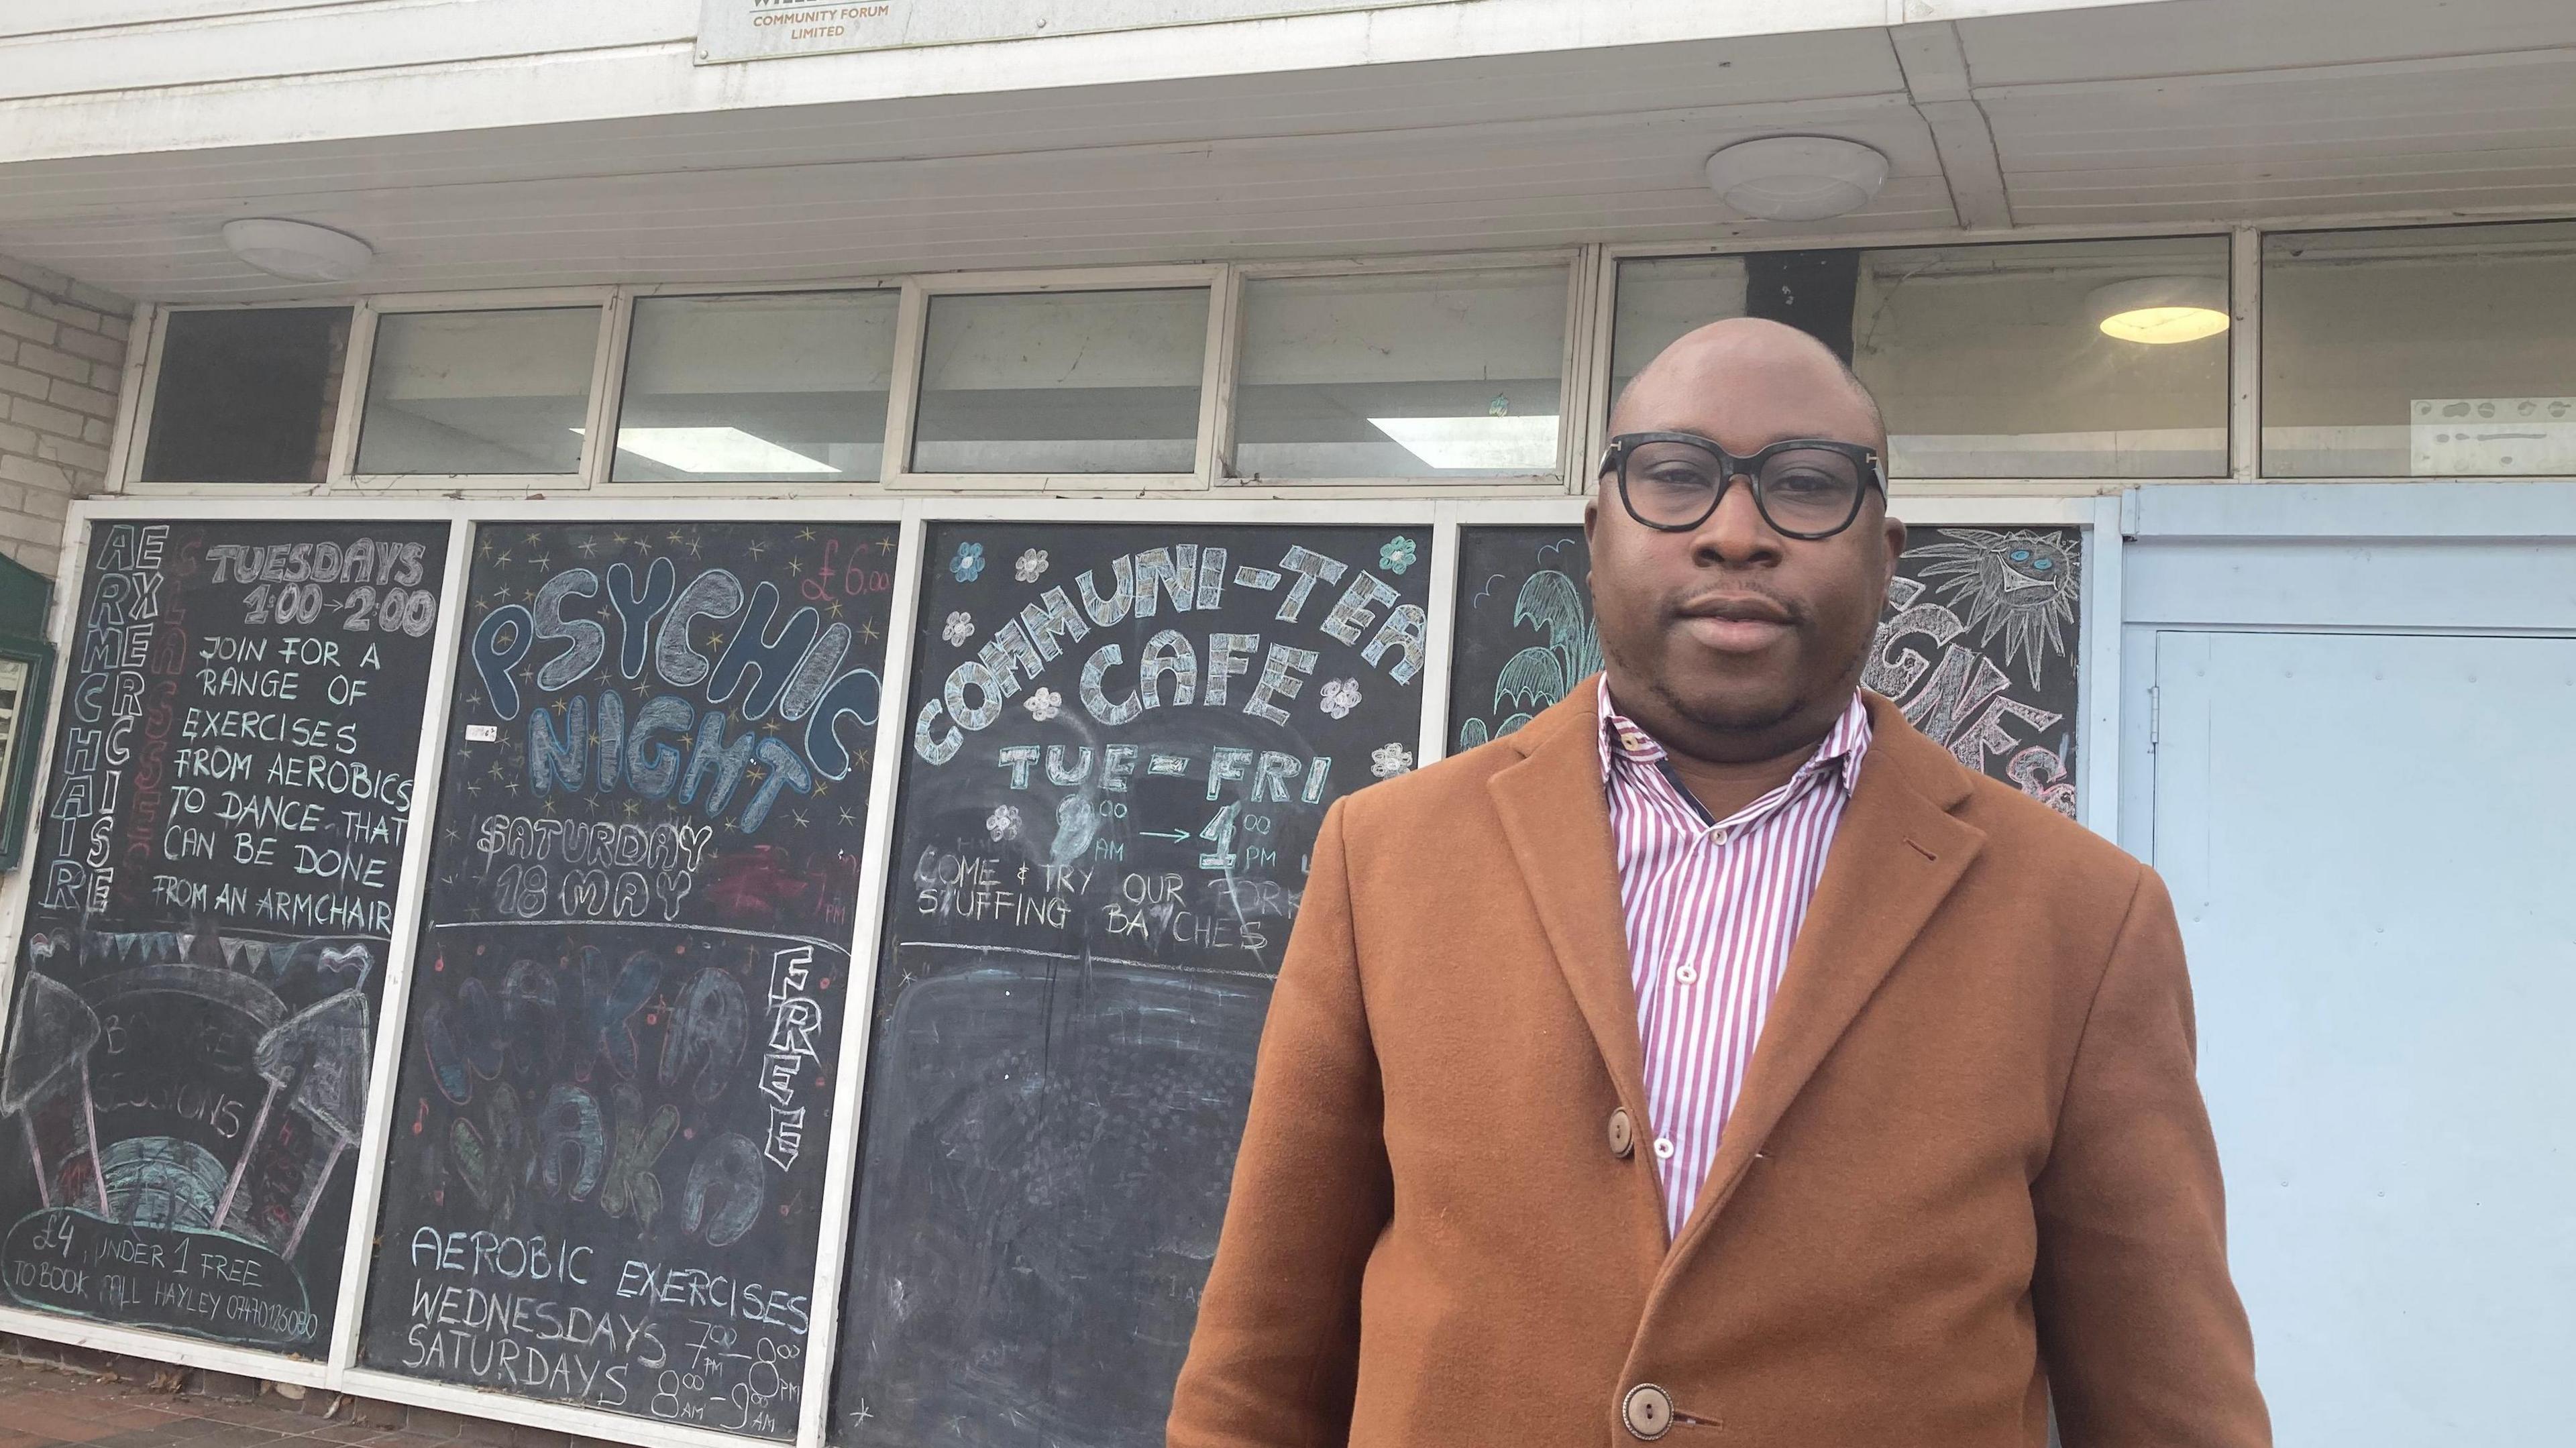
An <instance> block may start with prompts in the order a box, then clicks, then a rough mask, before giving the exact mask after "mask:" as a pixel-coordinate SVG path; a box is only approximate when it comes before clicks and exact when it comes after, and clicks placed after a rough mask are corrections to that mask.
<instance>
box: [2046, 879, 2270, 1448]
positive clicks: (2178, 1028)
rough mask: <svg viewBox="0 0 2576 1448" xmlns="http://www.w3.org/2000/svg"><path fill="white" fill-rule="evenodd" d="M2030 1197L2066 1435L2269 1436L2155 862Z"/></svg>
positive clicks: (2184, 978)
mask: <svg viewBox="0 0 2576 1448" xmlns="http://www.w3.org/2000/svg"><path fill="white" fill-rule="evenodd" d="M2032 1199H2033V1206H2034V1208H2035V1209H2036V1213H2037V1218H2038V1226H2039V1257H2038V1263H2037V1267H2036V1271H2035V1273H2034V1276H2033V1279H2032V1283H2031V1296H2032V1305H2033V1308H2034V1310H2035V1312H2036V1315H2037V1318H2038V1327H2039V1335H2040V1346H2041V1351H2042V1352H2043V1354H2044V1355H2045V1358H2046V1361H2047V1365H2048V1377H2049V1388H2050V1394H2051V1397H2052V1399H2053V1401H2054V1404H2055V1407H2056V1411H2057V1422H2058V1431H2059V1433H2060V1436H2061V1437H2062V1438H2063V1439H2064V1441H2065V1443H2066V1445H2067V1448H2133V1445H2134V1448H2147V1445H2154V1448H2264V1445H2267V1444H2269V1443H2270V1442H2271V1427H2270V1422H2269V1419H2268V1417H2267V1415H2266V1413H2265V1411H2264V1407H2263V1398H2262V1394H2261V1393H2260V1392H2259V1391H2258V1390H2257V1389H2256V1387H2255V1385H2254V1344H2253V1339H2252V1336H2251V1334H2250V1333H2249V1331H2248V1330H2247V1327H2246V1322H2245V1310H2244V1307H2243V1306H2242V1305H2241V1304H2240V1303H2239V1302H2238V1300H2237V1296H2236V1288H2235V1285H2234V1283H2233V1282H2231V1281H2230V1280H2229V1277H2228V1273H2227V1226H2226V1208H2225V1203H2224V1201H2223V1199H2222V1195H2221V1190H2220V1186H2219V1171H2218V1149H2217V1145H2216V1143H2215V1142H2214V1141H2213V1140H2212V1138H2211V1135H2210V1128H2209V1112H2208V1110H2207V1108H2206V1107H2205V1106H2204V1105H2203V1104H2202V1101H2201V1096H2200V1084H2199V1081H2198V1078H2197V1076H2196V1074H2195V1045H2194V1040H2193V1022H2192V1004H2191V981H2190V978H2189V976H2188V974H2187V973H2186V972H2185V970H2184V966H2183V953H2182V936H2181V932H2180V931H2179V930H2178V929H2177V928H2176V926H2175V924H2174V913H2173V902H2172V900H2171V899H2170V898H2169V897H2168V896H2167V895H2166V893H2165V888H2164V884H2163V882H2162V881H2160V880H2158V879H2157V878H2156V876H2155V873H2154V872H2153V871H2151V870H2145V869H2143V868H2142V869H2141V870H2140V872H2139V879H2138V884H2137V888H2136V891H2135V893H2134V894H2133V895H2132V896H2131V897H2130V901H2129V909H2128V915H2127V918H2126V919H2125V920H2124V921H2123V922H2122V923H2121V927H2120V932H2119V936H2118V938H2117V940H2116V941H2115V942H2114V943H2113V945H2112V948H2111V958H2110V961H2109V963H2108V965H2107V966H2106V967H2105V968H2104V970H2103V973H2102V977H2101V980H2100V982H2099V984H2098V985H2097V986H2096V988H2095V994H2094V999H2093V1005H2092V1010H2091V1013H2090V1015H2089V1017H2088V1018H2087V1020H2086V1022H2085V1026H2084V1030H2083V1034H2082V1036H2081V1038H2080V1039H2079V1041H2078V1043H2077V1045H2076V1051H2075V1060H2074V1067H2073V1070H2072V1072H2071V1074H2070V1075H2069V1077H2068V1080H2067V1084H2066V1091H2065V1097H2064V1100H2063V1103H2062V1105H2061V1107H2060V1111H2059V1115H2058V1123H2057V1136H2056V1140H2055V1143H2054V1146H2053V1148H2052V1151H2051V1154H2050V1157H2049V1161H2048V1165H2047V1166H2046V1168H2045V1169H2044V1170H2043V1171H2042V1172H2041V1174H2040V1176H2039V1178H2038V1180H2037V1181H2036V1182H2035V1183H2034V1184H2033V1186H2032Z"/></svg>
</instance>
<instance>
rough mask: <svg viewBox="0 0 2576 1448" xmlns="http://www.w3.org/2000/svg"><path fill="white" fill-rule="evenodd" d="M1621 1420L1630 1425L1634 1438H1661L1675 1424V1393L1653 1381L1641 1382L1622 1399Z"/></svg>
mask: <svg viewBox="0 0 2576 1448" xmlns="http://www.w3.org/2000/svg"><path fill="white" fill-rule="evenodd" d="M1619 1421H1620V1422H1622V1423H1625V1424H1627V1425H1628V1435H1629V1436H1630V1437H1632V1438H1642V1439H1645V1440H1646V1441H1648V1442H1652V1441H1654V1440H1655V1439H1657V1438H1661V1437H1662V1436H1664V1434H1665V1433H1666V1432H1668V1431H1670V1429H1671V1428H1672V1426H1673V1395H1672V1394H1670V1393H1667V1392H1665V1391H1664V1390H1663V1389H1661V1388H1659V1387H1656V1386H1655V1385H1654V1384H1653V1383H1639V1384H1638V1385H1637V1386H1635V1387H1633V1388H1630V1389H1629V1390H1628V1396H1627V1397H1626V1398H1624V1399H1622V1400H1621V1401H1620V1404H1619Z"/></svg>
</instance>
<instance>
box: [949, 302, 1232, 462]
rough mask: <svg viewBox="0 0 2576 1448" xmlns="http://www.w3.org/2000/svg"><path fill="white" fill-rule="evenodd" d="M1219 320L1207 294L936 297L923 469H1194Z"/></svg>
mask: <svg viewBox="0 0 2576 1448" xmlns="http://www.w3.org/2000/svg"><path fill="white" fill-rule="evenodd" d="M1207 321H1208V294H1207V289H1206V288H1204V287H1194V288H1190V289H1187V290H1173V291H1150V292H1143V291H1140V292H1051V293H1043V294H1028V295H1015V296H952V297H933V298H931V300H930V317H929V320H928V322H927V323H926V325H925V332H924V336H923V338H922V354H921V401H920V404H919V408H918V417H917V420H916V421H915V422H914V424H913V434H912V468H913V471H915V472H921V473H1186V472H1189V471H1190V470H1191V469H1192V468H1194V467H1196V466H1197V463H1198V432H1199V378H1200V374H1201V373H1202V372H1203V371H1204V370H1205V366H1206V358H1207Z"/></svg>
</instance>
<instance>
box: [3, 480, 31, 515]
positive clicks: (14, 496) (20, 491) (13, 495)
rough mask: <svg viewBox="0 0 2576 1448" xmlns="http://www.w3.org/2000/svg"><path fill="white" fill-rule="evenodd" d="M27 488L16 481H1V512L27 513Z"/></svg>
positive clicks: (28, 510) (29, 510)
mask: <svg viewBox="0 0 2576 1448" xmlns="http://www.w3.org/2000/svg"><path fill="white" fill-rule="evenodd" d="M32 511H34V510H33V509H31V508H29V507H28V506H27V490H26V489H25V488H22V487H19V486H18V485H17V484H16V483H0V513H27V512H32Z"/></svg>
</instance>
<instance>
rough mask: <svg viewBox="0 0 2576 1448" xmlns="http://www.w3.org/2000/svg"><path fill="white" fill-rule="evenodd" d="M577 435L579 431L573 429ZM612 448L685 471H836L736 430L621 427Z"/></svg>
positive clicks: (723, 428)
mask: <svg viewBox="0 0 2576 1448" xmlns="http://www.w3.org/2000/svg"><path fill="white" fill-rule="evenodd" d="M573 431H574V432H580V431H581V429H580V428H577V427H576V428H574V429H573ZM617 450H618V451H619V452H631V453H633V454H635V455H636V456H637V457H639V458H650V459H651V460H653V461H654V462H657V463H660V464H661V465H662V466H664V467H666V468H677V469H679V470H680V471H681V472H684V473H836V472H839V471H840V469H838V468H836V467H834V466H832V465H831V464H830V463H818V462H816V461H814V460H813V459H812V458H809V457H807V456H805V455H804V454H803V453H801V452H797V451H796V450H794V449H793V448H783V447H780V446H779V445H778V444H776V443H774V442H771V441H770V440H769V439H767V438H765V437H754V436H752V435H751V434H750V433H747V432H745V431H743V430H742V429H741V428H738V427H621V428H619V429H618V430H617Z"/></svg>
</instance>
